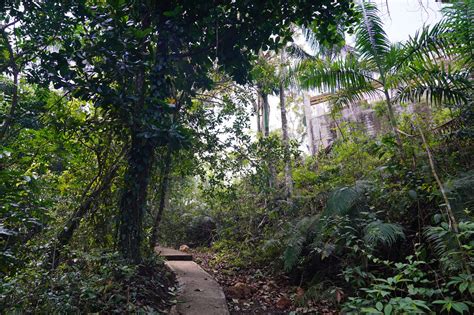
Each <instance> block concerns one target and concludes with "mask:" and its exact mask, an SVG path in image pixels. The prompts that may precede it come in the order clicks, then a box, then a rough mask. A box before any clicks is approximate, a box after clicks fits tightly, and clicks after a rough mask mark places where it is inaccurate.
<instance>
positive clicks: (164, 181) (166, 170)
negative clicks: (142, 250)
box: [150, 145, 172, 249]
mask: <svg viewBox="0 0 474 315" xmlns="http://www.w3.org/2000/svg"><path fill="white" fill-rule="evenodd" d="M171 157H172V149H171V145H168V149H167V151H166V157H165V164H164V166H163V169H162V170H161V182H160V203H159V205H158V212H157V213H156V216H155V220H154V221H153V229H152V231H151V237H150V248H151V249H153V248H154V247H155V246H156V243H157V241H158V227H159V226H160V223H161V218H162V217H163V212H164V210H165V204H166V198H167V195H168V187H169V182H170V171H171V160H172V159H171Z"/></svg>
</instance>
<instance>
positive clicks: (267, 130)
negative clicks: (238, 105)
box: [262, 93, 270, 138]
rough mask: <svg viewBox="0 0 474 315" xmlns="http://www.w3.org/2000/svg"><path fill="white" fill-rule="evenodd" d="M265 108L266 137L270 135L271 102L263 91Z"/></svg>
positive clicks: (264, 127)
mask: <svg viewBox="0 0 474 315" xmlns="http://www.w3.org/2000/svg"><path fill="white" fill-rule="evenodd" d="M262 103H263V104H262V105H263V106H262V108H263V136H264V137H265V138H266V137H268V136H269V135H270V104H269V103H268V95H267V94H265V93H262Z"/></svg>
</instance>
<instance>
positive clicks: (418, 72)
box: [298, 1, 471, 154]
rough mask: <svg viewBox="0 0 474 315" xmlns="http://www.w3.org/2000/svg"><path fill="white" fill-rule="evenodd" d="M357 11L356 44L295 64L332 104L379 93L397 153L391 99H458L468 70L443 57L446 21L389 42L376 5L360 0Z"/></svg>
mask: <svg viewBox="0 0 474 315" xmlns="http://www.w3.org/2000/svg"><path fill="white" fill-rule="evenodd" d="M357 10H358V11H359V13H360V17H361V20H360V23H359V24H358V25H357V26H356V28H355V49H354V51H352V52H349V53H346V54H345V56H340V57H338V58H336V59H333V60H331V59H328V58H314V59H311V60H308V61H305V62H302V63H301V64H300V65H299V67H298V72H299V76H298V79H299V83H300V84H301V86H302V87H304V88H308V89H311V88H319V89H322V90H326V91H329V92H332V93H333V94H332V95H331V96H330V97H329V101H330V103H332V105H336V106H337V107H342V106H346V105H349V104H351V103H353V102H356V101H360V100H362V99H365V98H367V96H377V97H382V98H383V99H384V101H385V104H386V107H387V112H388V120H389V122H390V126H391V129H392V132H393V134H394V135H395V137H396V141H397V144H398V148H399V150H400V153H401V154H403V151H402V141H401V138H400V135H399V132H398V128H397V120H396V117H395V112H394V108H393V107H394V104H395V103H396V102H399V101H416V100H420V99H421V98H422V97H426V99H427V100H428V101H429V102H430V103H441V102H462V101H465V100H466V93H467V91H469V90H470V89H471V83H470V81H469V77H468V76H469V74H468V73H466V71H465V70H464V69H463V68H461V67H457V66H455V65H453V64H450V63H448V62H445V61H444V59H445V58H446V53H447V52H448V50H449V49H445V48H447V47H449V42H448V41H446V40H441V34H443V32H445V31H446V28H447V27H446V24H445V23H439V24H437V25H435V26H434V27H433V28H431V29H429V28H424V29H423V30H422V31H421V32H420V33H419V34H417V35H416V36H415V37H414V38H412V39H411V40H410V41H409V42H408V43H407V44H405V45H402V44H398V43H390V41H389V39H388V37H387V34H386V33H385V31H384V29H383V23H382V21H381V19H380V17H379V15H378V13H379V12H378V9H377V7H376V6H375V5H374V4H373V3H370V2H365V1H362V2H361V3H360V4H359V5H358V6H357Z"/></svg>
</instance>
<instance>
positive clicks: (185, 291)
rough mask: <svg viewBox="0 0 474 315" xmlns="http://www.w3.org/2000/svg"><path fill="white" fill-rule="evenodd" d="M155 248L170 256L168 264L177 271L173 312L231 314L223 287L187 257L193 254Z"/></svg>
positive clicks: (178, 314) (213, 314) (174, 313)
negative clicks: (175, 298)
mask: <svg viewBox="0 0 474 315" xmlns="http://www.w3.org/2000/svg"><path fill="white" fill-rule="evenodd" d="M156 251H157V252H158V253H160V255H162V256H163V257H165V259H167V262H166V265H167V266H168V267H169V268H170V269H171V270H173V271H174V272H175V273H176V277H177V279H178V283H179V293H178V298H177V300H178V303H177V304H176V305H175V306H174V307H173V308H172V309H171V314H173V315H228V314H229V311H228V309H227V303H226V299H225V295H224V292H223V291H222V288H221V287H220V286H219V284H218V283H217V281H216V280H214V279H213V278H212V277H211V276H210V275H209V274H208V273H207V272H205V271H204V270H203V269H202V268H201V267H200V266H199V265H198V264H196V263H195V262H193V261H191V260H189V259H188V258H189V257H187V256H191V255H189V254H187V253H183V252H180V251H177V250H173V249H168V248H162V247H158V248H156ZM175 258H177V260H176V259H175ZM183 258H184V259H183ZM191 259H192V256H191Z"/></svg>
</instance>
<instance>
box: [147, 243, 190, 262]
mask: <svg viewBox="0 0 474 315" xmlns="http://www.w3.org/2000/svg"><path fill="white" fill-rule="evenodd" d="M155 251H156V253H158V255H160V256H162V257H164V258H165V259H166V260H168V261H191V260H193V255H191V254H189V253H185V252H182V251H179V250H176V249H172V248H167V247H161V246H156V247H155Z"/></svg>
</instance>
